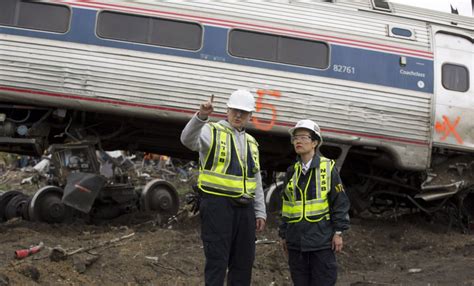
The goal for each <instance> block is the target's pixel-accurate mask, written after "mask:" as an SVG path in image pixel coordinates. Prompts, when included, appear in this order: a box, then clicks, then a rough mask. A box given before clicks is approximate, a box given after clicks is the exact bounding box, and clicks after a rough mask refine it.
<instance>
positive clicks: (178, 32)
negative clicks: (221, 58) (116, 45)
mask: <svg viewBox="0 0 474 286" xmlns="http://www.w3.org/2000/svg"><path fill="white" fill-rule="evenodd" d="M97 35H99V37H102V38H106V39H114V40H122V41H128V42H137V43H143V44H151V45H158V46H165V47H172V48H179V49H185V50H199V49H200V48H201V43H202V27H201V26H200V25H198V24H196V23H189V22H183V21H175V20H169V19H161V18H152V17H146V16H138V15H131V14H124V13H116V12H109V11H105V12H102V13H100V14H99V20H98V23H97Z"/></svg>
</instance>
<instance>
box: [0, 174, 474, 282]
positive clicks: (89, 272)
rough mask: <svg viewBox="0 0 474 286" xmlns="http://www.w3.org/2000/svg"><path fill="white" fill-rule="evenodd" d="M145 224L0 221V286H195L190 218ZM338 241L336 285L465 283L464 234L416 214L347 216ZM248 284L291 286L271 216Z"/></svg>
mask: <svg viewBox="0 0 474 286" xmlns="http://www.w3.org/2000/svg"><path fill="white" fill-rule="evenodd" d="M13 181H15V180H13ZM13 181H12V182H11V184H12V185H14V184H15V183H14V182H13ZM12 187H13V186H12ZM155 218H156V216H155V215H150V214H147V215H144V214H133V215H126V216H122V217H120V218H118V219H115V220H113V221H108V222H107V223H103V224H101V225H89V224H86V223H84V222H81V221H77V222H74V223H72V224H43V223H34V222H29V221H25V220H22V219H17V218H15V219H12V220H10V221H7V222H3V223H0V286H1V285H203V267H204V255H203V250H202V247H201V241H200V237H199V229H200V224H199V217H198V216H194V217H191V216H188V215H187V214H186V213H185V212H184V213H183V216H182V217H181V218H180V219H179V220H178V221H177V222H176V221H175V222H173V223H171V224H170V225H169V226H168V227H165V228H163V227H160V226H158V225H157V220H156V219H155ZM40 242H42V243H43V244H44V247H43V248H42V250H41V251H39V252H38V253H36V254H33V255H30V256H28V257H26V258H24V259H22V260H18V259H15V258H14V252H15V250H18V249H24V248H28V247H30V246H32V245H38V244H39V243H40ZM344 242H345V247H344V250H343V252H342V253H341V254H338V256H337V258H338V263H339V279H338V285H474V271H473V269H474V235H473V234H463V233H461V231H460V230H459V229H451V230H448V228H447V226H446V225H445V224H442V223H440V222H438V221H436V220H428V219H426V218H424V217H423V216H422V215H420V214H407V215H404V216H401V217H397V219H394V218H381V217H374V216H366V217H363V218H353V219H352V228H351V230H350V231H349V232H348V233H347V234H345V236H344ZM252 285H291V279H290V277H289V271H288V266H287V263H286V260H285V257H284V256H283V253H282V251H281V248H280V245H279V244H278V237H277V222H276V218H275V216H273V215H270V216H269V218H268V224H267V228H266V230H265V231H264V232H262V233H258V236H257V255H256V261H255V264H254V269H253V281H252Z"/></svg>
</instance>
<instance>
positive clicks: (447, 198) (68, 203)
mask: <svg viewBox="0 0 474 286" xmlns="http://www.w3.org/2000/svg"><path fill="white" fill-rule="evenodd" d="M159 122H162V121H159ZM183 127H184V123H183V122H173V121H169V122H166V124H164V123H161V124H159V123H158V122H157V121H153V120H151V119H143V118H124V117H123V116H118V115H104V114H100V113H93V112H79V111H71V110H65V109H48V108H44V107H32V106H19V105H12V104H9V103H3V104H0V151H5V152H12V153H18V154H29V155H36V156H41V155H44V152H45V151H48V152H49V154H50V155H51V162H52V163H53V164H52V166H53V168H52V171H51V178H50V179H49V184H48V185H47V186H45V187H43V188H41V189H40V190H38V192H37V193H36V194H35V195H34V196H33V197H27V196H25V195H22V194H19V193H21V192H18V191H9V192H6V193H4V194H3V195H2V196H1V197H0V215H1V217H2V218H3V219H5V218H7V219H8V218H10V217H12V216H22V217H24V218H28V219H34V220H41V221H48V222H56V221H62V220H63V219H66V218H69V217H73V216H74V215H77V214H78V213H79V214H87V215H88V216H90V217H99V218H111V217H114V216H118V215H120V214H123V213H127V212H133V211H137V210H143V211H148V210H157V211H160V212H163V213H166V214H168V215H173V214H174V213H176V212H177V210H178V206H179V199H178V197H177V194H176V190H175V189H174V187H173V186H172V185H171V184H169V183H168V182H166V181H162V180H161V181H160V180H157V181H152V182H150V183H148V184H147V185H146V186H145V185H144V184H139V183H137V182H134V181H132V180H131V179H130V176H129V175H128V174H127V170H126V167H125V165H124V164H123V162H117V160H115V159H113V158H109V159H110V160H111V162H112V165H113V166H114V175H113V176H112V177H110V178H107V179H103V178H102V177H103V176H101V175H100V171H99V169H100V164H99V163H98V159H100V158H101V157H104V156H106V152H105V151H107V150H128V151H132V152H133V151H146V152H153V153H159V154H166V155H169V156H172V157H176V158H182V159H196V158H195V157H196V154H194V153H192V152H190V151H189V150H187V149H185V148H184V147H183V146H182V144H181V143H180V142H179V134H180V132H181V130H182V128H183ZM256 135H257V136H256V137H257V138H258V140H259V142H260V149H261V157H262V166H263V168H264V169H266V170H267V171H268V172H267V174H274V173H275V172H272V171H280V172H281V171H285V170H286V167H287V166H289V165H290V164H291V163H292V162H293V160H294V154H293V153H292V151H291V145H290V144H289V143H288V141H287V138H283V137H282V138H279V137H277V135H275V134H269V133H266V134H256ZM259 135H260V136H259ZM323 147H324V148H323V149H322V150H321V151H322V152H323V154H324V155H326V156H327V157H330V158H337V157H338V156H340V154H341V153H342V154H344V157H345V158H343V159H344V160H343V165H339V167H340V173H341V177H342V179H343V182H344V184H345V185H346V191H347V192H348V194H349V196H350V198H351V204H352V209H351V211H352V214H353V215H358V214H362V213H363V212H366V211H368V212H371V213H375V214H381V213H386V212H391V213H399V212H403V211H406V210H408V211H419V212H421V213H424V214H428V215H433V214H437V213H445V214H447V215H448V218H449V219H448V223H449V224H453V223H454V224H457V225H459V226H462V228H463V229H464V230H466V231H467V230H468V229H469V228H472V227H473V221H474V187H473V186H474V169H473V168H474V157H473V156H472V155H470V154H466V153H460V152H456V151H451V150H441V149H434V151H433V154H432V163H431V167H430V169H428V170H425V171H405V170H398V169H396V168H394V165H393V161H392V160H390V157H389V155H388V154H387V152H383V150H380V149H377V148H373V147H370V148H366V146H352V147H351V146H349V147H348V146H338V145H337V144H336V145H334V144H332V145H331V144H327V145H326V146H324V145H323ZM78 150H82V151H81V152H79V151H78ZM335 150H336V151H335ZM341 150H342V151H344V152H342V151H341ZM74 152H79V153H78V154H82V155H80V156H75V157H79V158H83V159H81V160H83V161H84V162H86V163H84V164H80V163H79V164H76V165H77V166H76V167H75V169H74V168H73V169H71V166H68V165H67V164H66V160H65V159H64V158H66V157H67V155H66V153H68V154H69V156H71V155H74ZM326 153H328V154H326ZM331 153H334V154H331ZM335 153H338V154H336V155H335ZM102 159H103V158H102ZM81 160H79V162H81ZM76 161H77V160H76ZM341 163H342V160H341V162H338V164H341ZM270 170H271V171H270ZM265 183H266V186H267V187H266V189H265V192H266V202H267V205H268V210H269V211H270V212H274V211H278V210H279V204H280V200H279V192H280V191H281V189H282V187H283V182H282V180H281V178H280V179H279V180H278V179H276V178H274V177H273V176H267V180H266V182H265ZM76 185H77V186H76ZM88 191H90V196H89V197H87V198H85V199H84V198H79V197H76V195H77V194H79V195H83V194H86V193H87V194H89V193H88Z"/></svg>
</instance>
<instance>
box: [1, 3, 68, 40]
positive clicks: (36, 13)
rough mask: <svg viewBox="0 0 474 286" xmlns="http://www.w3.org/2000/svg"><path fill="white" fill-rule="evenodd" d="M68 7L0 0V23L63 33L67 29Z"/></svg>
mask: <svg viewBox="0 0 474 286" xmlns="http://www.w3.org/2000/svg"><path fill="white" fill-rule="evenodd" d="M70 17H71V11H70V10H69V8H68V7H66V6H62V5H54V4H50V3H44V2H36V1H20V0H1V1H0V24H4V25H8V26H14V27H20V28H26V29H33V30H41V31H48V32H56V33H65V32H67V30H68V29H69V19H70Z"/></svg>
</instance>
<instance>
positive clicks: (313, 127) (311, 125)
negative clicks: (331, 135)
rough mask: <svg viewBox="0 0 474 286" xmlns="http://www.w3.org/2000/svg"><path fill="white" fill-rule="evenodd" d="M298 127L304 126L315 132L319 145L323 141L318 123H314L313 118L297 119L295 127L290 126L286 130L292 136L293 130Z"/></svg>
mask: <svg viewBox="0 0 474 286" xmlns="http://www.w3.org/2000/svg"><path fill="white" fill-rule="evenodd" d="M299 128H304V129H308V130H310V131H313V132H314V134H316V136H318V137H319V141H320V143H319V145H321V143H322V142H323V137H322V136H321V129H320V128H319V126H318V124H316V123H315V122H314V121H313V120H309V119H303V120H300V121H298V123H296V125H295V127H293V128H290V130H288V132H290V134H291V136H293V132H294V131H295V130H296V129H299Z"/></svg>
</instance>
